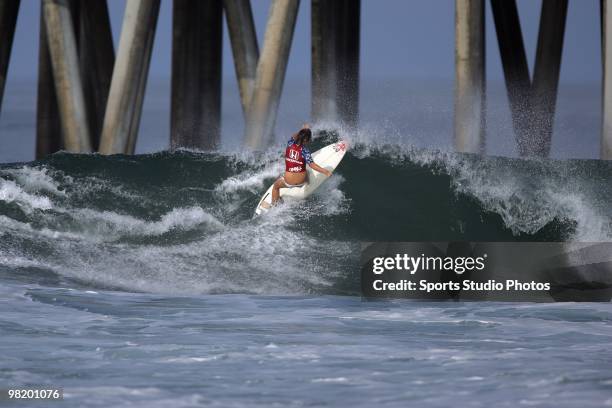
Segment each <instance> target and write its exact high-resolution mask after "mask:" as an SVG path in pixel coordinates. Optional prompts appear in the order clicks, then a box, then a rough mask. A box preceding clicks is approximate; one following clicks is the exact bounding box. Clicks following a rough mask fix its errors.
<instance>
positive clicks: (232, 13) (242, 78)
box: [223, 0, 259, 118]
mask: <svg viewBox="0 0 612 408" xmlns="http://www.w3.org/2000/svg"><path fill="white" fill-rule="evenodd" d="M223 7H224V9H225V19H226V21H227V28H228V31H229V37H230V42H231V44H232V54H233V56H234V67H235V69H236V78H237V79H238V88H239V90H240V103H241V105H242V113H243V114H244V117H245V118H247V111H248V109H249V104H250V102H251V96H252V94H253V88H254V87H255V76H256V74H257V61H259V45H258V44H257V34H256V32H255V23H254V22H253V11H252V10H251V1H250V0H224V1H223Z"/></svg>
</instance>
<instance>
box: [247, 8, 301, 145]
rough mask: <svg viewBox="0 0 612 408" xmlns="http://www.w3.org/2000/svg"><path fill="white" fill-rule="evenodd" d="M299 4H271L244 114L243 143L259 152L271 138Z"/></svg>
mask: <svg viewBox="0 0 612 408" xmlns="http://www.w3.org/2000/svg"><path fill="white" fill-rule="evenodd" d="M299 6H300V1H299V0H272V3H271V4H270V13H269V16H268V23H267V26H266V33H265V36H264V44H263V49H262V52H261V55H260V57H259V61H258V63H257V73H256V78H255V88H254V90H253V95H252V97H251V102H250V106H249V110H248V115H247V121H246V131H245V135H246V137H245V139H246V140H245V143H246V145H247V147H249V148H251V149H260V148H262V147H264V146H265V145H266V144H267V143H269V142H270V141H271V140H272V138H273V135H272V132H273V130H274V124H275V122H276V114H277V110H278V105H279V102H280V96H281V93H282V89H283V82H284V80H285V71H286V69H287V61H288V59H289V51H290V50H291V41H292V39H293V32H294V29H295V21H296V18H297V13H298V9H299Z"/></svg>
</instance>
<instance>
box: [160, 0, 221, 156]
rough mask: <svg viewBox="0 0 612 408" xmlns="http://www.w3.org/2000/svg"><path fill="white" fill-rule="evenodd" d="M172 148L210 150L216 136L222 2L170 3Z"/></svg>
mask: <svg viewBox="0 0 612 408" xmlns="http://www.w3.org/2000/svg"><path fill="white" fill-rule="evenodd" d="M173 5H174V6H173V23H172V26H173V28H172V32H173V34H172V107H171V118H170V127H171V147H172V148H173V149H174V148H178V147H189V148H196V149H202V150H210V149H215V148H216V147H217V146H218V144H219V140H220V131H221V76H222V70H221V62H222V61H221V56H222V54H221V53H222V45H223V31H222V29H223V5H222V2H221V0H174V3H173Z"/></svg>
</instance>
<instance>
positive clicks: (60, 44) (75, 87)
mask: <svg viewBox="0 0 612 408" xmlns="http://www.w3.org/2000/svg"><path fill="white" fill-rule="evenodd" d="M43 2H44V3H43V5H44V13H45V26H46V30H47V43H48V46H49V55H50V56H51V65H52V67H53V78H54V81H55V92H56V95H57V100H58V105H59V112H60V121H61V124H62V134H63V137H64V141H63V145H64V148H65V149H66V150H67V151H70V152H75V153H87V152H91V142H90V140H91V137H90V132H89V128H88V120H87V112H86V109H85V96H84V94H83V84H82V80H81V74H80V72H79V63H78V53H77V43H76V37H75V33H74V28H73V25H72V17H71V13H70V8H69V7H70V4H69V1H68V0H43Z"/></svg>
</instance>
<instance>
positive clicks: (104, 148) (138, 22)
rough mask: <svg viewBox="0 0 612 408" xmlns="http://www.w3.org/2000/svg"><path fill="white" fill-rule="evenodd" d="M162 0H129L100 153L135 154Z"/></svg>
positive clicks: (126, 6)
mask: <svg viewBox="0 0 612 408" xmlns="http://www.w3.org/2000/svg"><path fill="white" fill-rule="evenodd" d="M159 5H160V1H159V0H127V1H126V5H125V14H124V17H123V26H122V29H121V38H120V40H119V48H118V50H117V58H116V60H115V65H114V68H113V76H112V80H111V86H110V92H109V96H108V102H107V107H106V112H105V114H104V125H103V127H102V136H101V138H100V153H102V154H116V153H125V154H133V152H134V148H135V145H136V135H137V133H138V127H139V125H140V116H141V113H142V102H143V100H144V91H145V86H146V82H147V75H148V72H149V63H150V61H151V51H152V49H153V38H154V35H155V27H156V25H157V17H158V15H159Z"/></svg>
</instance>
